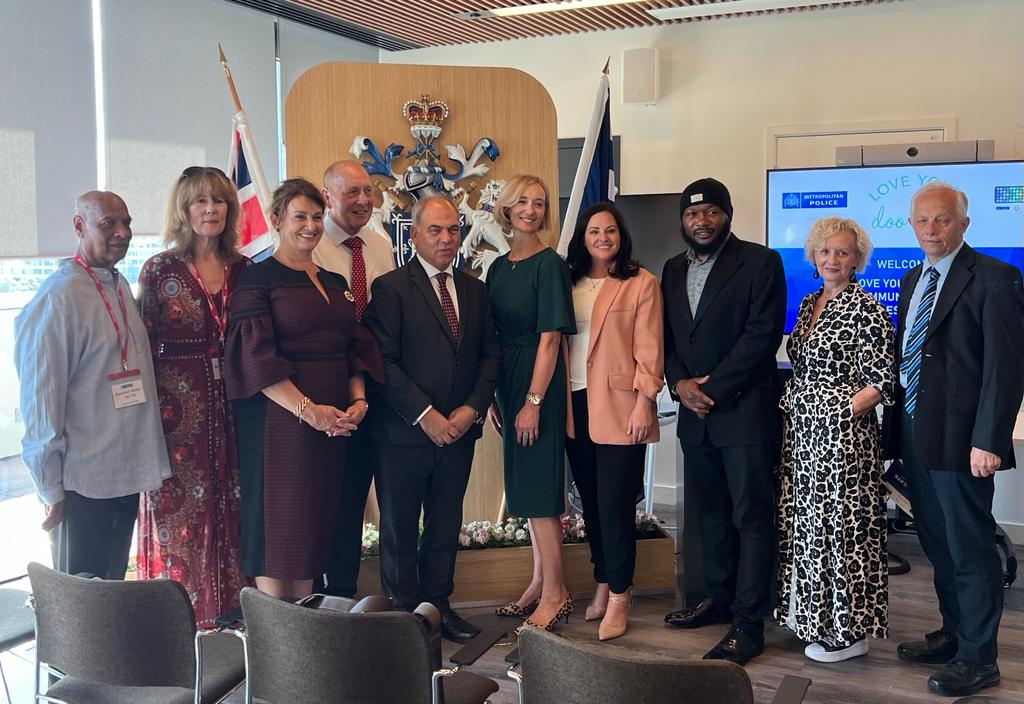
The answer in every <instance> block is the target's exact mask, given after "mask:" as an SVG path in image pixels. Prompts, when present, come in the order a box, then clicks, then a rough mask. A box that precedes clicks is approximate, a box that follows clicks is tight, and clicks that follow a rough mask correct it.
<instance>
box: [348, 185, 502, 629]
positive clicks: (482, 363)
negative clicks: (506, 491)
mask: <svg viewBox="0 0 1024 704" xmlns="http://www.w3.org/2000/svg"><path fill="white" fill-rule="evenodd" d="M459 237H460V226H459V214H458V212H457V211H456V210H455V206H453V205H452V203H451V202H450V201H449V200H447V199H446V198H444V197H441V196H434V197H431V198H425V199H423V200H421V201H419V202H418V203H417V204H416V205H415V207H413V210H412V243H413V245H414V246H415V248H416V256H415V257H414V258H413V259H412V260H411V261H410V262H409V263H408V264H406V265H405V266H403V267H402V268H400V269H397V270H395V271H392V272H390V273H387V274H384V275H383V276H380V277H378V278H377V279H376V280H375V281H374V282H373V287H372V292H373V295H372V296H371V299H370V305H369V307H368V308H367V309H366V314H365V315H364V316H363V325H365V326H366V327H367V328H369V330H370V332H372V333H373V334H374V336H375V337H376V338H377V341H378V343H379V344H380V351H381V356H382V357H383V358H384V372H385V376H386V381H385V384H384V387H383V388H382V389H381V392H380V395H381V397H383V401H384V403H383V404H381V405H382V406H384V408H383V412H381V413H376V414H374V415H373V416H371V418H370V420H369V421H368V423H369V432H370V434H371V436H372V437H373V439H374V441H375V442H374V446H375V453H376V458H377V466H376V471H375V475H374V476H375V478H376V482H377V501H378V503H379V504H380V520H381V527H380V546H381V559H380V573H381V584H382V586H383V587H384V592H385V593H386V594H387V595H388V596H389V597H391V598H392V600H393V601H394V603H395V606H397V607H398V608H404V609H408V610H412V609H414V608H415V607H416V606H417V604H419V603H420V602H422V601H429V602H430V603H432V604H433V605H434V606H436V607H437V609H438V610H439V611H440V612H441V635H442V636H444V637H445V638H447V639H449V640H456V641H463V640H468V639H470V638H472V637H473V636H475V635H477V633H479V630H478V629H477V628H476V627H475V626H473V624H471V623H469V622H468V621H465V620H464V619H462V618H460V617H459V616H458V614H456V613H455V612H454V611H453V610H452V609H451V607H450V605H449V603H448V597H449V596H450V595H451V593H452V589H453V588H454V573H455V557H456V553H457V551H458V547H459V529H460V528H461V526H462V499H463V496H464V495H465V493H466V484H467V482H468V481H469V472H470V466H471V465H472V464H473V449H474V446H475V445H476V441H477V439H479V437H480V434H481V430H482V425H481V424H480V421H481V420H482V419H483V417H484V415H485V414H486V413H487V408H488V406H489V405H490V403H491V400H492V399H493V397H494V387H495V385H496V384H497V382H498V365H499V355H500V348H499V345H498V338H497V336H496V334H495V332H494V326H493V324H492V322H491V308H490V303H489V301H488V298H487V289H486V287H485V286H484V284H483V282H482V281H480V280H479V279H474V278H473V277H471V276H469V275H467V274H464V273H463V272H461V271H459V270H458V269H455V268H454V267H453V266H452V262H453V261H454V260H455V255H456V253H457V252H458V249H459ZM375 410H376V409H375ZM421 510H422V512H423V536H422V538H421V539H420V540H419V545H417V538H418V528H419V520H420V511H421Z"/></svg>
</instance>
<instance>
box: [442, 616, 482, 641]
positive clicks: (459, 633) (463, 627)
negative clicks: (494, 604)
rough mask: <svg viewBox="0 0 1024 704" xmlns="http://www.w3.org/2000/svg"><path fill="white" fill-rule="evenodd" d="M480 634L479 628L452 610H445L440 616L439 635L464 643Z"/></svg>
mask: <svg viewBox="0 0 1024 704" xmlns="http://www.w3.org/2000/svg"><path fill="white" fill-rule="evenodd" d="M478 635H480V629H479V628H477V627H476V626H474V625H473V624H472V623H470V622H469V621H467V620H466V619H464V618H462V617H461V616H459V615H458V614H457V613H455V612H454V611H446V612H445V613H444V614H443V615H442V616H441V637H442V638H444V639H445V640H452V641H455V642H456V643H465V642H466V641H468V640H473V639H474V638H476V637H477V636H478Z"/></svg>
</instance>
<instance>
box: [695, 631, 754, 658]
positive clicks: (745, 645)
mask: <svg viewBox="0 0 1024 704" xmlns="http://www.w3.org/2000/svg"><path fill="white" fill-rule="evenodd" d="M763 652H764V635H754V634H752V633H747V632H746V631H744V630H743V629H741V628H738V627H737V626H733V627H732V628H730V629H729V632H728V633H726V634H725V637H724V638H722V640H720V641H719V642H718V645H716V646H715V647H714V648H712V649H711V650H709V651H708V652H707V654H706V655H705V656H704V659H705V660H728V661H729V662H734V663H736V664H737V665H746V664H747V663H748V662H749V661H750V660H752V659H753V658H756V657H757V656H758V655H760V654H761V653H763Z"/></svg>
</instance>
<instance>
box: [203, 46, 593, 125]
mask: <svg viewBox="0 0 1024 704" xmlns="http://www.w3.org/2000/svg"><path fill="white" fill-rule="evenodd" d="M217 53H218V54H220V65H221V66H223V67H224V78H225V79H226V80H227V82H228V90H230V91H231V100H232V102H234V104H235V112H242V103H241V101H240V100H239V99H238V91H237V90H235V79H234V78H232V77H231V69H230V68H228V60H227V57H226V56H224V50H223V49H221V48H220V43H219V42H218V43H217ZM606 68H607V67H606Z"/></svg>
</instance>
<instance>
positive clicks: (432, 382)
mask: <svg viewBox="0 0 1024 704" xmlns="http://www.w3.org/2000/svg"><path fill="white" fill-rule="evenodd" d="M453 281H454V282H455V295H456V296H457V297H458V303H459V339H458V340H453V339H452V335H451V332H450V330H449V328H448V320H447V318H445V315H444V311H442V310H441V303H440V301H438V298H437V294H436V293H435V291H436V289H435V288H434V285H433V283H432V282H431V281H430V279H429V278H428V277H427V272H426V271H425V270H424V269H423V266H422V265H421V264H420V262H419V259H416V258H413V260H412V261H411V262H409V263H408V264H406V265H405V266H403V267H402V268H400V269H396V270H395V271H392V272H389V273H387V274H384V275H383V276H379V277H377V278H376V279H375V280H374V282H373V287H372V297H371V299H370V305H369V306H368V307H367V309H366V313H365V314H364V315H363V325H365V326H366V327H367V328H368V329H369V330H370V332H372V333H373V335H374V337H376V338H377V342H378V344H379V345H380V352H381V356H382V357H383V358H384V373H385V378H386V380H385V384H384V386H383V387H382V388H381V389H380V390H379V391H378V394H379V397H380V398H381V400H383V401H384V402H385V404H384V405H385V408H384V409H383V410H384V412H383V413H376V410H377V409H376V408H375V409H374V411H375V412H374V413H373V414H372V415H371V416H370V418H369V432H370V435H371V436H372V437H374V438H376V439H380V440H384V441H386V442H389V443H394V444H398V445H412V444H416V443H424V442H430V439H429V438H428V437H427V435H426V433H424V432H423V430H422V429H420V427H419V426H418V425H413V423H414V422H415V421H416V419H417V418H418V417H419V415H420V414H421V413H422V412H423V409H424V408H426V407H427V406H428V405H433V407H434V409H435V410H436V411H438V412H439V413H441V414H443V415H445V416H447V415H448V414H449V413H451V412H452V411H453V410H455V409H456V408H458V407H459V406H462V405H469V406H472V407H473V408H474V409H476V411H477V413H479V414H480V418H483V417H484V415H485V414H486V413H487V407H488V406H489V405H490V403H491V401H492V400H493V398H494V387H495V385H496V384H497V383H498V371H499V364H500V354H501V351H500V350H501V348H500V346H499V343H498V338H497V334H496V332H495V330H494V325H493V322H492V319H491V306H490V302H489V301H488V297H487V288H486V287H485V286H484V284H483V282H481V281H479V280H477V279H474V278H473V277H471V276H468V275H467V274H464V273H462V272H461V271H459V270H457V269H456V270H455V274H454V276H453ZM481 427H482V426H481V425H480V424H476V425H474V426H472V427H471V428H470V429H469V430H468V431H467V432H466V437H470V438H472V439H475V438H478V437H480V433H481Z"/></svg>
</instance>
